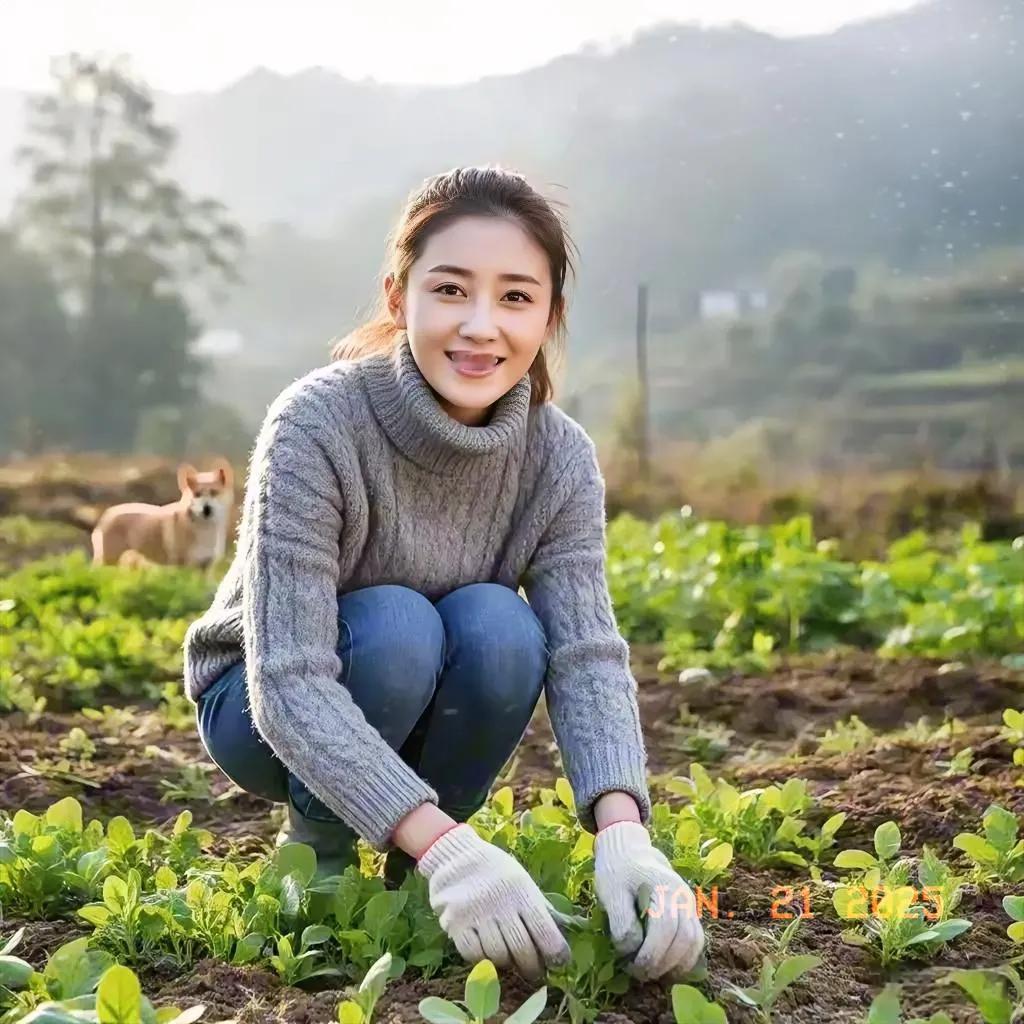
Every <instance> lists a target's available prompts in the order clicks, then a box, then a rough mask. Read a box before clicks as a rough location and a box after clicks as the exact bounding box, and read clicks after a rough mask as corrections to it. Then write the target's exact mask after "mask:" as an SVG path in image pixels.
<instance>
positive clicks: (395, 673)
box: [338, 584, 445, 709]
mask: <svg viewBox="0 0 1024 1024" xmlns="http://www.w3.org/2000/svg"><path fill="white" fill-rule="evenodd" d="M338 619H339V621H338V626H339V642H340V643H341V644H342V646H343V647H345V646H347V647H348V652H347V658H346V659H343V660H346V661H347V663H348V671H347V673H346V676H347V678H346V682H347V684H348V685H349V688H350V689H352V690H353V691H354V692H363V691H367V690H368V688H369V689H372V692H373V694H374V695H375V698H376V699H377V700H379V701H380V702H381V703H382V704H385V705H388V704H394V703H395V702H400V703H404V704H406V705H407V706H408V705H412V706H419V707H420V708H421V709H422V708H423V707H426V705H427V704H428V703H429V701H430V698H431V696H432V695H433V692H434V686H435V684H436V682H437V676H438V674H439V672H440V670H441V666H442V665H443V664H444V654H445V631H444V624H443V623H442V621H441V618H440V616H439V615H438V613H437V609H436V608H435V607H434V606H433V604H431V602H430V600H429V599H428V598H426V597H424V595H423V594H421V593H419V592H418V591H416V590H413V589H412V588H410V587H402V586H398V585H397V584H383V585H380V586H375V587H366V588H363V589H362V590H357V591H352V592H351V593H349V594H346V595H344V597H343V598H342V599H341V601H339V607H338ZM363 684H366V685H363ZM370 684H372V686H371V685H370Z"/></svg>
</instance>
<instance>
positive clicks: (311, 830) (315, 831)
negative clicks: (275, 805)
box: [274, 800, 359, 878]
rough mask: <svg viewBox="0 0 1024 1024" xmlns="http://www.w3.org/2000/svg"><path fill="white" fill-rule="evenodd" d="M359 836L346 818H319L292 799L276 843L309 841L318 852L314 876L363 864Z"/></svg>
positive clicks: (322, 875)
mask: <svg viewBox="0 0 1024 1024" xmlns="http://www.w3.org/2000/svg"><path fill="white" fill-rule="evenodd" d="M357 841H358V836H356V834H355V833H354V832H353V831H352V829H350V828H349V827H348V825H346V824H345V823H344V822H343V821H318V820H317V819H316V818H307V817H305V816H304V815H302V814H301V813H299V810H298V808H296V806H295V804H293V803H292V802H291V800H289V801H288V819H287V821H286V822H285V824H284V825H283V826H282V828H281V830H280V831H279V832H278V833H277V838H276V839H275V840H274V846H275V847H279V846H284V845H285V844H286V843H305V844H306V846H311V847H312V848H313V850H314V851H315V852H316V874H315V875H314V878H321V877H325V876H327V875H340V874H344V872H345V868H347V867H349V866H350V865H353V864H354V865H357V866H358V864H359V851H358V849H357V848H356V843H357Z"/></svg>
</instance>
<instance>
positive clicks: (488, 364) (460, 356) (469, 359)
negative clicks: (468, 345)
mask: <svg viewBox="0 0 1024 1024" xmlns="http://www.w3.org/2000/svg"><path fill="white" fill-rule="evenodd" d="M445 355H446V356H447V357H448V359H449V361H450V362H451V363H452V365H453V366H454V367H455V371H456V373H460V374H462V376H464V377H487V376H489V375H490V374H492V373H494V371H495V370H496V369H497V368H498V367H499V366H500V365H501V364H502V363H503V362H505V358H504V356H491V355H485V354H483V353H481V354H477V353H475V352H445Z"/></svg>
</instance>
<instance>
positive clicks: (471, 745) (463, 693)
mask: <svg viewBox="0 0 1024 1024" xmlns="http://www.w3.org/2000/svg"><path fill="white" fill-rule="evenodd" d="M338 643H339V647H338V655H339V657H340V658H341V678H340V679H339V680H338V685H339V686H344V687H345V688H346V689H347V690H348V691H349V693H350V694H351V695H352V699H353V700H354V701H355V703H356V704H357V705H358V706H359V707H360V708H361V709H362V711H363V714H364V715H365V716H366V720H367V721H368V722H369V723H370V725H372V726H373V727H374V728H376V729H377V731H378V732H379V733H380V734H381V736H383V737H384V739H385V740H386V741H387V743H388V744H389V745H390V746H391V747H392V748H393V749H395V750H397V751H398V754H399V756H400V757H401V758H402V760H403V761H405V762H406V764H408V765H409V766H410V767H411V768H412V769H413V770H414V771H416V772H417V773H418V774H419V775H420V776H421V777H422V778H423V779H425V780H426V781H427V782H428V783H429V784H430V785H431V786H433V788H434V789H435V790H436V791H437V795H438V806H439V807H440V808H441V809H442V810H444V811H446V812H447V813H448V814H450V815H451V816H452V817H453V818H454V819H455V820H457V821H465V820H466V819H467V818H469V816H470V815H471V814H473V812H474V811H476V810H477V809H478V808H479V807H481V806H482V805H483V803H484V801H485V800H486V799H487V795H488V793H489V791H490V788H491V786H492V785H493V783H494V780H495V779H496V778H497V776H498V774H499V773H500V772H501V770H502V768H503V767H504V766H505V763H506V762H507V761H508V759H509V757H510V756H511V755H512V753H513V751H514V750H515V749H516V747H517V746H518V745H519V742H520V740H521V739H522V738H523V734H524V732H525V731H526V727H527V725H528V724H529V721H530V718H531V716H532V715H533V710H534V708H535V707H536V705H537V701H538V699H539V697H540V693H541V690H542V689H543V685H544V676H545V673H546V672H547V664H548V655H549V649H548V645H547V638H546V637H545V634H544V629H543V627H542V626H541V624H540V621H539V620H538V618H537V616H536V614H535V613H534V611H533V609H531V608H530V606H529V605H528V604H527V603H526V602H525V601H524V600H523V599H522V598H521V597H520V596H519V594H518V593H517V592H516V591H514V590H512V589H510V588H509V587H505V586H502V585H501V584H497V583H472V584H469V585H467V586H464V587H460V588H458V589H457V590H453V591H451V592H450V593H448V594H446V595H445V596H444V597H443V598H441V599H439V600H438V601H437V602H435V603H431V601H430V600H429V599H428V598H426V597H424V596H423V595H422V594H420V593H419V592H418V591H415V590H411V589H410V588H408V587H401V586H397V585H394V584H386V585H382V586H376V587H365V588H363V589H361V590H355V591H351V592H350V593H347V594H342V595H340V596H339V598H338ZM196 717H197V723H198V727H199V735H200V736H201V737H202V741H203V745H204V746H205V747H206V750H207V752H208V753H209V755H210V757H211V758H212V759H213V761H214V763H215V764H216V765H217V766H218V767H219V768H220V769H221V771H223V772H224V774H225V775H227V776H228V778H230V779H231V780H232V781H233V782H234V783H236V784H237V785H238V786H239V787H241V788H242V789H243V790H246V791H247V792H249V793H253V794H255V795H257V796H261V797H265V798H266V799H268V800H273V801H276V802H286V801H289V800H290V801H291V803H292V804H293V805H294V807H295V809H296V810H297V811H298V812H299V814H301V815H302V816H303V817H305V818H308V819H312V820H314V821H321V822H332V823H336V824H340V822H339V819H338V817H337V816H336V815H335V814H334V813H333V812H332V811H331V810H330V808H328V807H327V806H326V805H324V804H323V803H322V802H321V801H320V800H319V799H318V798H317V797H315V796H314V795H313V794H312V793H311V792H310V791H309V789H307V788H306V785H305V783H304V782H303V781H302V780H301V779H299V778H298V777H297V776H295V775H293V774H292V773H291V772H290V771H288V769H287V768H286V767H285V766H284V764H283V763H282V762H281V761H280V760H279V759H278V758H277V756H276V755H275V753H274V751H273V750H272V749H271V748H270V747H269V746H268V745H267V743H266V742H265V741H264V740H263V738H262V737H261V736H260V735H259V733H257V732H256V729H255V727H254V726H253V723H252V717H251V714H250V711H249V691H248V686H247V683H246V676H245V663H244V661H243V662H239V663H237V664H235V665H233V666H232V667H231V668H229V669H228V670H227V671H226V672H224V674H223V675H222V676H221V677H220V678H219V679H217V680H216V681H215V682H214V683H213V685H212V686H211V687H210V688H209V689H207V690H206V691H205V692H204V693H203V694H201V695H200V697H199V700H198V702H197V710H196ZM344 827H345V828H347V826H344ZM349 831H350V832H351V830H349ZM351 838H352V840H353V841H354V839H355V832H351Z"/></svg>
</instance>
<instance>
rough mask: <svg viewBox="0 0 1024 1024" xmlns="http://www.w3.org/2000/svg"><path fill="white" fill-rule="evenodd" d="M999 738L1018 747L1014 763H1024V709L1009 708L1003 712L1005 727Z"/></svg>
mask: <svg viewBox="0 0 1024 1024" xmlns="http://www.w3.org/2000/svg"><path fill="white" fill-rule="evenodd" d="M999 738H1000V739H1003V740H1006V741H1007V743H1012V744H1013V745H1014V746H1015V747H1016V748H1017V749H1016V750H1014V752H1013V763H1014V764H1020V765H1024V711H1017V710H1016V709H1015V708H1007V709H1006V710H1005V711H1004V712H1003V728H1002V729H1001V730H1000V732H999Z"/></svg>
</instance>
